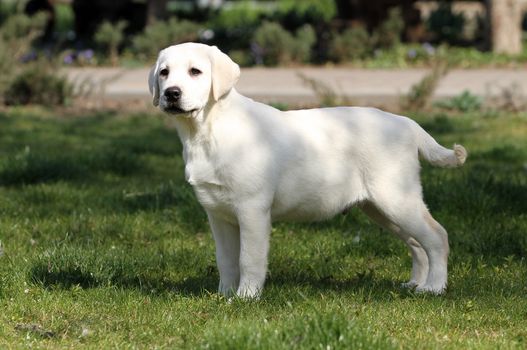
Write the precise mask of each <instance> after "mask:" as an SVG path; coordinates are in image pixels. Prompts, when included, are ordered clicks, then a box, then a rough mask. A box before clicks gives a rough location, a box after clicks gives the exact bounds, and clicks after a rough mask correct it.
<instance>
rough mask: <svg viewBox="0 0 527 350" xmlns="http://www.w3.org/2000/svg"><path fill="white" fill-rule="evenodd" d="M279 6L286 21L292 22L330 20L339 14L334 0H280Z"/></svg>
mask: <svg viewBox="0 0 527 350" xmlns="http://www.w3.org/2000/svg"><path fill="white" fill-rule="evenodd" d="M279 6H280V10H279V11H280V12H281V13H282V16H284V17H286V18H285V19H284V21H289V22H292V24H295V23H306V22H307V23H320V22H321V21H322V22H329V21H330V20H331V19H332V18H333V17H335V15H336V14H337V6H336V3H335V1H334V0H303V1H295V0H280V1H279Z"/></svg>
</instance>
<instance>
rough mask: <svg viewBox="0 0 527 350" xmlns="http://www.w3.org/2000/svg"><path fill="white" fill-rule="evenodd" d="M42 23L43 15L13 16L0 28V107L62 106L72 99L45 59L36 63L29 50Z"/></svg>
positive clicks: (43, 22) (65, 83)
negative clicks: (19, 105)
mask: <svg viewBox="0 0 527 350" xmlns="http://www.w3.org/2000/svg"><path fill="white" fill-rule="evenodd" d="M45 21H46V15H45V14H37V15H35V16H32V17H28V16H25V15H22V14H16V15H12V16H10V17H9V18H8V20H7V21H5V22H4V23H3V25H2V27H1V28H0V101H1V102H2V103H6V104H30V103H31V104H45V105H62V104H65V103H66V102H67V101H68V100H69V99H70V98H71V97H72V95H73V88H72V86H71V85H70V84H69V83H68V82H67V79H66V78H65V77H64V76H62V75H60V74H58V72H57V67H56V65H54V64H53V63H52V62H50V61H49V59H47V58H43V59H36V58H37V56H38V54H37V53H36V52H35V51H32V49H31V44H32V42H33V40H34V39H35V38H37V37H38V36H40V35H41V34H42V32H43V29H44V26H45ZM24 61H28V62H27V63H24ZM21 63H24V64H21Z"/></svg>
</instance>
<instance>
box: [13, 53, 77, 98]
mask: <svg viewBox="0 0 527 350" xmlns="http://www.w3.org/2000/svg"><path fill="white" fill-rule="evenodd" d="M72 97H73V87H72V86H71V84H70V83H69V82H68V80H67V78H66V77H64V76H61V75H59V74H57V70H56V69H55V68H53V67H52V65H51V64H50V63H48V62H42V63H41V64H38V63H34V64H30V65H29V66H27V67H24V69H23V70H22V71H21V72H20V73H18V74H17V75H16V76H15V77H14V79H13V80H12V81H11V82H10V84H9V86H8V87H7V89H6V91H5V93H4V102H5V103H6V104H7V105H26V104H41V105H46V106H54V105H64V104H66V103H67V102H68V101H69V100H70V99H71V98H72Z"/></svg>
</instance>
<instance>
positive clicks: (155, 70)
mask: <svg viewBox="0 0 527 350" xmlns="http://www.w3.org/2000/svg"><path fill="white" fill-rule="evenodd" d="M148 88H149V89H150V93H151V94H152V104H153V105H154V106H155V107H157V106H158V105H159V61H157V62H156V64H154V65H153V66H152V68H151V69H150V74H148Z"/></svg>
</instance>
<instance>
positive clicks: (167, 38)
mask: <svg viewBox="0 0 527 350" xmlns="http://www.w3.org/2000/svg"><path fill="white" fill-rule="evenodd" d="M199 31H200V25H199V24H197V23H194V22H190V21H186V20H178V19H176V18H174V17H172V18H170V19H169V20H168V21H166V22H163V21H159V22H156V23H154V24H152V25H150V26H148V27H146V28H145V30H144V32H143V33H141V34H138V35H136V36H135V37H134V38H133V40H132V50H133V52H134V53H135V54H136V55H137V56H138V57H139V58H141V59H143V60H147V59H148V60H152V59H155V57H156V56H157V54H158V52H159V50H160V49H162V48H165V47H167V46H170V45H175V44H179V43H182V42H186V41H197V40H198V38H199Z"/></svg>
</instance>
